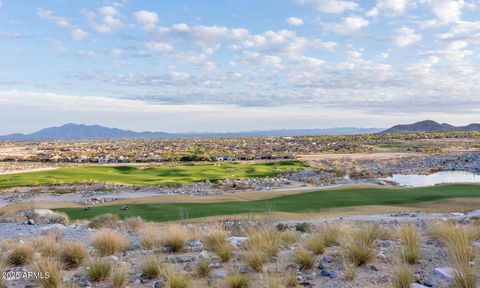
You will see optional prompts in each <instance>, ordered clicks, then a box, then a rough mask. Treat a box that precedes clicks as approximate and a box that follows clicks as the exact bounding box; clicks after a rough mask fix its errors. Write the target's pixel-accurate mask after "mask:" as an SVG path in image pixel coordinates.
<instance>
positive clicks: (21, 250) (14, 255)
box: [5, 244, 34, 266]
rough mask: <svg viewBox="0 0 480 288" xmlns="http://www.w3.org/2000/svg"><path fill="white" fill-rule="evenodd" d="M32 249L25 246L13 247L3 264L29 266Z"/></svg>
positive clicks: (31, 258)
mask: <svg viewBox="0 0 480 288" xmlns="http://www.w3.org/2000/svg"><path fill="white" fill-rule="evenodd" d="M33 254H34V251H33V249H32V248H31V247H30V246H28V245H26V244H18V245H13V247H12V248H11V250H10V251H9V252H8V254H7V258H6V260H5V262H6V263H7V264H8V265H12V266H22V265H26V264H30V263H31V262H32V260H33Z"/></svg>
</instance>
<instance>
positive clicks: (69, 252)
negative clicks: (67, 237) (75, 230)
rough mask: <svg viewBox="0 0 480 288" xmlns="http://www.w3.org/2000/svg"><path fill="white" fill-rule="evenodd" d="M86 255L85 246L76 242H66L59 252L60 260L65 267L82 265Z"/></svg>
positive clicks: (70, 267) (71, 267)
mask: <svg viewBox="0 0 480 288" xmlns="http://www.w3.org/2000/svg"><path fill="white" fill-rule="evenodd" d="M86 257H87V251H86V250H85V247H84V246H83V245H82V244H80V243H76V242H69V243H66V244H65V245H64V246H63V248H62V251H61V252H60V260H61V261H62V263H63V264H64V265H65V268H67V269H73V268H77V267H78V266H80V265H82V263H83V262H84V261H85V258H86Z"/></svg>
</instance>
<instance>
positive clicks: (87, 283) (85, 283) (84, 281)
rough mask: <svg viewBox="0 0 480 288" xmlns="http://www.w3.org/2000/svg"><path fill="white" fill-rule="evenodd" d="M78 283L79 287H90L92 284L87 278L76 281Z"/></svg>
mask: <svg viewBox="0 0 480 288" xmlns="http://www.w3.org/2000/svg"><path fill="white" fill-rule="evenodd" d="M78 285H80V287H84V288H86V287H90V286H91V285H92V284H91V283H90V281H88V280H87V279H84V278H82V279H80V280H79V281H78Z"/></svg>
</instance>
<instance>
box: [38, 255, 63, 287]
mask: <svg viewBox="0 0 480 288" xmlns="http://www.w3.org/2000/svg"><path fill="white" fill-rule="evenodd" d="M35 269H36V271H37V272H41V273H42V274H43V275H47V274H48V277H40V278H39V282H40V285H42V287H43V288H60V287H62V281H63V278H62V265H61V264H60V263H59V262H58V261H56V260H54V259H53V258H44V259H42V260H40V261H39V262H38V263H37V264H36V268H35Z"/></svg>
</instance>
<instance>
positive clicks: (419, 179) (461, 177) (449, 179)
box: [380, 171, 480, 187]
mask: <svg viewBox="0 0 480 288" xmlns="http://www.w3.org/2000/svg"><path fill="white" fill-rule="evenodd" d="M380 180H384V181H391V182H395V183H398V185H400V186H405V187H425V186H434V185H437V184H450V183H480V174H475V173H471V172H466V171H440V172H436V173H433V174H429V175H418V174H410V175H405V174H393V175H392V176H390V177H386V178H381V179H380Z"/></svg>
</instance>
